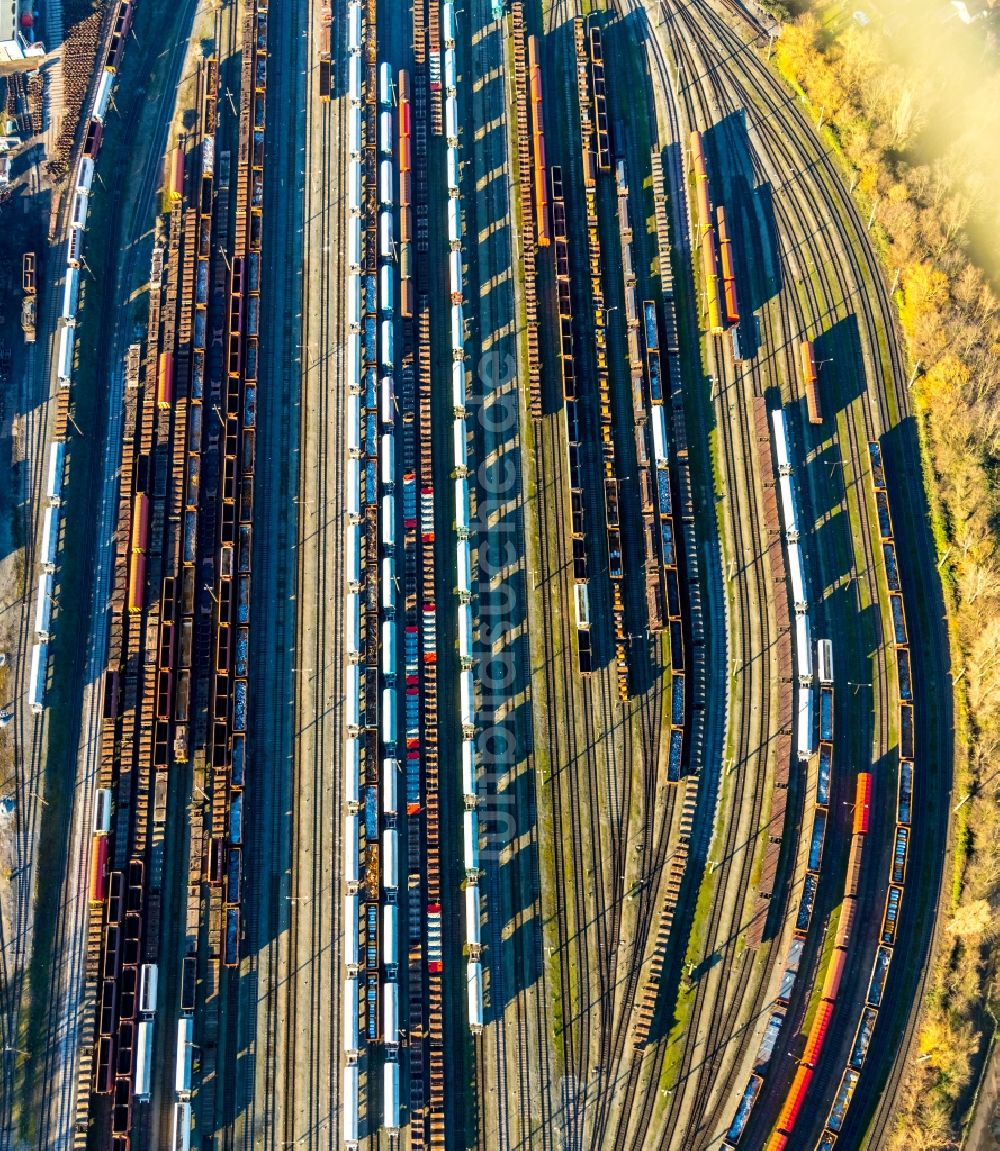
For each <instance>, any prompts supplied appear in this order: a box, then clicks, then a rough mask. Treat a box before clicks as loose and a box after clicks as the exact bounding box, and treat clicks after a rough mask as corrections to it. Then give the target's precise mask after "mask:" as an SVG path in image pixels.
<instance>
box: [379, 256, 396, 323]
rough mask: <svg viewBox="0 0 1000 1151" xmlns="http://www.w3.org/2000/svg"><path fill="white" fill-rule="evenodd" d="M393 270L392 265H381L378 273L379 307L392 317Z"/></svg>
mask: <svg viewBox="0 0 1000 1151" xmlns="http://www.w3.org/2000/svg"><path fill="white" fill-rule="evenodd" d="M394 286H395V270H394V268H393V266H392V264H383V265H382V267H381V268H379V272H378V288H379V307H380V308H381V309H382V311H383V312H384V313H385V314H386V315H387V316H391V315H392V304H393V293H394Z"/></svg>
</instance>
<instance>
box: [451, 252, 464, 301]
mask: <svg viewBox="0 0 1000 1151" xmlns="http://www.w3.org/2000/svg"><path fill="white" fill-rule="evenodd" d="M448 279H449V282H450V284H451V294H452V295H453V296H460V295H461V294H462V249H461V248H452V249H451V251H450V252H449V253H448Z"/></svg>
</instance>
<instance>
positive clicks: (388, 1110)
mask: <svg viewBox="0 0 1000 1151" xmlns="http://www.w3.org/2000/svg"><path fill="white" fill-rule="evenodd" d="M382 1066H383V1072H382V1122H383V1125H384V1126H385V1127H387V1128H388V1129H389V1130H390V1131H393V1130H395V1129H396V1128H397V1127H398V1126H399V1064H398V1063H390V1062H388V1061H386V1062H385V1063H384V1064H383V1065H382Z"/></svg>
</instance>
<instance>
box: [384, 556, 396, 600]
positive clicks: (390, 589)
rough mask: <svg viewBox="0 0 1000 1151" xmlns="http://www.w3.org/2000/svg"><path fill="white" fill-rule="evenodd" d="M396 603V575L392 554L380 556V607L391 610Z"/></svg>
mask: <svg viewBox="0 0 1000 1151" xmlns="http://www.w3.org/2000/svg"><path fill="white" fill-rule="evenodd" d="M395 605H396V575H395V563H394V562H393V557H392V556H383V557H382V607H383V608H385V609H386V610H391V609H392V608H393V607H395Z"/></svg>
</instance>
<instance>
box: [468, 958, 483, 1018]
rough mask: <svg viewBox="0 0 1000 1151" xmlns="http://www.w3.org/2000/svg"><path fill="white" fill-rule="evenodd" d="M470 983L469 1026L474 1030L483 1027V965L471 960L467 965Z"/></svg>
mask: <svg viewBox="0 0 1000 1151" xmlns="http://www.w3.org/2000/svg"><path fill="white" fill-rule="evenodd" d="M466 982H467V983H468V985H469V1026H470V1027H471V1028H472V1030H473V1031H482V1029H483V965H482V964H481V963H478V962H475V961H473V962H471V963H469V964H467V966H466Z"/></svg>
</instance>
